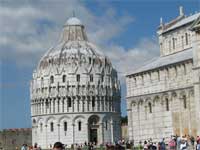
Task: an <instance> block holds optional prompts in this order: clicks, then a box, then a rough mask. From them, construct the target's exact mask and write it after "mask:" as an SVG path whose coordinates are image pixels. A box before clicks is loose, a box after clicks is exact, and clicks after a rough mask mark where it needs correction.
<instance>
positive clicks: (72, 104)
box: [71, 97, 75, 112]
mask: <svg viewBox="0 0 200 150" xmlns="http://www.w3.org/2000/svg"><path fill="white" fill-rule="evenodd" d="M71 106H72V112H75V111H74V97H71Z"/></svg>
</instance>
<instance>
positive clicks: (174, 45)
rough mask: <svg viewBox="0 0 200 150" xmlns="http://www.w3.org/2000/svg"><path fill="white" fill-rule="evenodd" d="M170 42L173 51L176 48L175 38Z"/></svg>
mask: <svg viewBox="0 0 200 150" xmlns="http://www.w3.org/2000/svg"><path fill="white" fill-rule="evenodd" d="M172 42H173V49H175V47H176V43H175V42H176V41H175V38H172Z"/></svg>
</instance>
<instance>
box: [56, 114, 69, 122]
mask: <svg viewBox="0 0 200 150" xmlns="http://www.w3.org/2000/svg"><path fill="white" fill-rule="evenodd" d="M62 121H68V122H69V121H71V118H70V117H69V116H66V115H65V116H62V117H60V118H59V119H58V123H59V124H60V123H61V122H62Z"/></svg>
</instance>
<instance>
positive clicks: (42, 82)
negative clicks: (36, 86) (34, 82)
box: [41, 77, 44, 86]
mask: <svg viewBox="0 0 200 150" xmlns="http://www.w3.org/2000/svg"><path fill="white" fill-rule="evenodd" d="M43 84H44V79H43V77H42V78H41V85H42V86H43Z"/></svg>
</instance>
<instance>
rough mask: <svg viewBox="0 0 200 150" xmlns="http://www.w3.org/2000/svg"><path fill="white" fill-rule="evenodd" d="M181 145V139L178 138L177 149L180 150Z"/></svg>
mask: <svg viewBox="0 0 200 150" xmlns="http://www.w3.org/2000/svg"><path fill="white" fill-rule="evenodd" d="M180 145H181V137H180V136H177V138H176V149H177V150H180Z"/></svg>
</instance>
